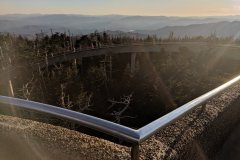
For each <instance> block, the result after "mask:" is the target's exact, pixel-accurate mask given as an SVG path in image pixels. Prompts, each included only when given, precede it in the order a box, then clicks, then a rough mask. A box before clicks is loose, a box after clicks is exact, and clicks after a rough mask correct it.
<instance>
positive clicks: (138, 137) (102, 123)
mask: <svg viewBox="0 0 240 160" xmlns="http://www.w3.org/2000/svg"><path fill="white" fill-rule="evenodd" d="M239 81H240V75H239V76H237V77H236V78H234V79H232V80H230V81H228V82H227V83H225V84H223V85H221V86H219V87H217V88H216V89H213V90H212V91H210V92H208V93H206V94H204V95H202V96H200V97H198V98H196V99H194V100H192V101H190V102H188V103H186V104H185V105H183V106H181V107H179V108H177V109H175V110H174V111H172V112H170V113H168V114H166V115H165V116H163V117H161V118H159V119H157V120H155V121H153V122H151V123H150V124H148V125H146V126H144V127H142V128H140V129H137V130H135V129H132V128H129V127H126V126H123V125H120V124H116V123H113V122H110V121H107V120H104V119H101V118H97V117H94V116H90V115H86V114H83V113H79V112H76V111H72V110H68V109H63V108H60V107H55V106H52V105H47V104H42V103H38V102H33V101H28V100H22V99H18V98H13V97H5V96H0V103H3V104H9V105H13V106H15V107H19V108H22V109H29V110H33V111H37V112H42V113H47V114H51V115H53V116H55V117H59V118H63V119H66V120H70V121H73V122H76V123H79V124H81V125H83V126H86V127H88V128H92V129H94V130H97V131H100V132H104V133H107V134H109V135H111V136H115V137H117V138H120V139H123V140H125V141H128V142H130V143H132V144H133V148H132V151H134V152H136V151H137V150H138V148H139V146H138V145H139V143H141V142H143V141H144V140H146V139H148V138H149V137H150V136H152V135H153V134H154V133H156V132H158V131H159V130H161V129H162V128H164V127H166V126H167V125H169V124H171V123H173V122H175V121H176V120H178V119H179V118H181V117H183V116H184V115H186V114H187V113H189V112H190V111H192V110H193V109H195V108H196V107H198V106H200V105H202V104H206V103H207V101H208V100H210V99H212V98H214V97H216V96H217V95H219V94H220V93H222V92H223V91H225V90H226V89H228V88H229V87H231V86H233V85H234V84H235V83H237V82H239ZM0 107H1V106H0ZM136 148H137V149H136ZM132 156H133V157H132V159H137V158H136V157H138V154H132Z"/></svg>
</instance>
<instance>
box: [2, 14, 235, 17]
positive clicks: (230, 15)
mask: <svg viewBox="0 0 240 160" xmlns="http://www.w3.org/2000/svg"><path fill="white" fill-rule="evenodd" d="M9 15H42V16H45V15H73V16H96V17H98V16H139V17H180V18H184V17H189V18H190V17H196V18H197V17H199V18H203V17H235V16H240V14H229V15H204V16H201V15H192V16H191V15H189V16H187V15H186V16H179V15H137V14H132V15H131V14H114V13H113V14H78V13H76V14H75V13H6V14H1V13H0V16H9Z"/></svg>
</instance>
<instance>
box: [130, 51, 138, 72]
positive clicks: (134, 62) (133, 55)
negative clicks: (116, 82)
mask: <svg viewBox="0 0 240 160" xmlns="http://www.w3.org/2000/svg"><path fill="white" fill-rule="evenodd" d="M136 56H137V54H136V53H131V73H132V74H134V73H135V70H136Z"/></svg>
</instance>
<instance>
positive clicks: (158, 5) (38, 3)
mask: <svg viewBox="0 0 240 160" xmlns="http://www.w3.org/2000/svg"><path fill="white" fill-rule="evenodd" d="M0 14H84V15H108V14H120V15H145V16H225V15H240V0H0Z"/></svg>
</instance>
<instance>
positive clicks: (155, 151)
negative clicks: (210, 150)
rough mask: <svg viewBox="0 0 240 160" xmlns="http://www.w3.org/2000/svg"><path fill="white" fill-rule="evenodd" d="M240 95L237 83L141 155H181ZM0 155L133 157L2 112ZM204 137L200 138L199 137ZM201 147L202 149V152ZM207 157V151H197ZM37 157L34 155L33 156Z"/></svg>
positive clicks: (147, 143) (115, 147) (159, 136)
mask: <svg viewBox="0 0 240 160" xmlns="http://www.w3.org/2000/svg"><path fill="white" fill-rule="evenodd" d="M239 96H240V84H236V85H235V86H233V87H231V88H230V89H228V90H227V91H225V92H224V93H223V94H221V95H220V96H218V97H216V98H214V99H212V100H211V101H209V102H208V103H207V105H206V107H205V108H204V109H203V108H202V107H198V108H197V109H195V110H194V111H193V112H192V113H190V114H188V115H187V116H185V117H184V118H182V119H180V120H178V121H177V122H175V123H174V124H172V125H170V126H168V127H166V128H165V129H164V130H162V131H160V132H159V133H157V134H156V135H154V136H152V137H151V138H150V139H148V140H147V141H145V142H144V143H142V144H141V146H140V159H144V160H150V159H151V160H152V159H182V156H183V153H185V151H186V149H189V147H190V148H191V147H192V148H196V150H198V148H199V145H198V144H196V143H195V144H194V143H193V142H194V141H195V140H198V138H199V136H201V135H202V134H204V132H206V130H208V127H209V126H211V124H212V123H214V121H215V120H216V119H217V118H218V117H219V116H220V115H221V113H222V112H224V111H225V110H226V109H227V108H228V107H229V106H231V105H232V103H233V102H234V101H235V100H236V99H238V98H239ZM0 133H1V134H0V135H1V136H0V141H1V143H0V147H1V148H5V149H1V151H0V157H1V158H4V159H16V158H17V159H44V160H45V159H59V160H61V159H69V160H71V159H74V160H75V159H102V160H107V159H109V160H110V159H111V160H112V159H124V160H126V159H130V148H128V147H125V146H121V145H118V144H114V143H112V142H109V141H106V140H103V139H99V138H96V137H92V136H89V135H85V134H82V133H79V132H76V131H72V130H69V129H65V128H62V127H57V126H52V125H49V124H44V123H40V122H35V121H30V120H24V119H20V118H16V117H10V116H3V115H0ZM199 139H201V138H199ZM200 152H201V150H200V149H199V153H200ZM198 156H199V157H200V158H199V159H205V157H204V154H201V153H200V154H199V155H198ZM33 157H34V158H33Z"/></svg>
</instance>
